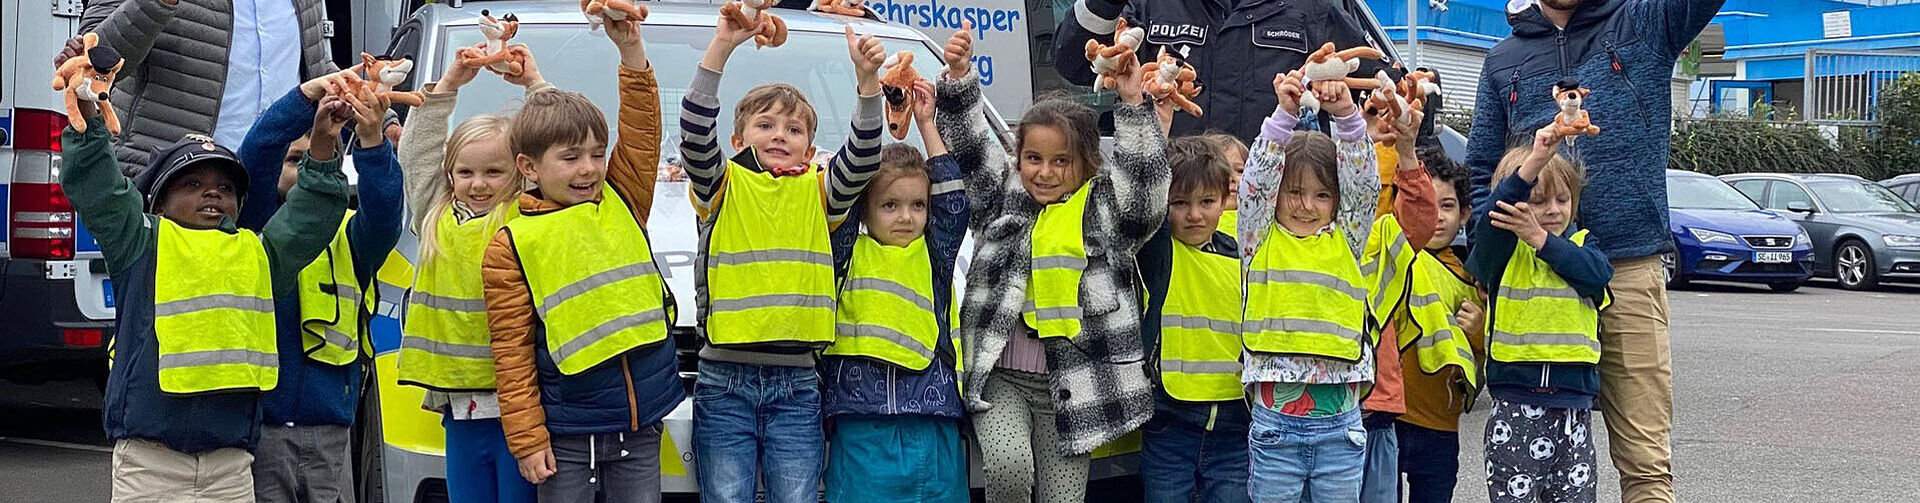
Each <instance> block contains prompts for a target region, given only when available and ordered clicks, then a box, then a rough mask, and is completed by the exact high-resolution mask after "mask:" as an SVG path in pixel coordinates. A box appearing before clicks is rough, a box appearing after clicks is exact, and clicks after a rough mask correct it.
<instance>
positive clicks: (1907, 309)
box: [0, 282, 1920, 502]
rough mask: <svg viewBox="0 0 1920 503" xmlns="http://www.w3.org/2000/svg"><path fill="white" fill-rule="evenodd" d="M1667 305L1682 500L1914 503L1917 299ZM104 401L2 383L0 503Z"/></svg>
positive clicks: (1919, 365) (1918, 441) (1746, 292)
mask: <svg viewBox="0 0 1920 503" xmlns="http://www.w3.org/2000/svg"><path fill="white" fill-rule="evenodd" d="M1670 295H1671V308H1672V313H1673V314H1672V319H1673V355H1674V388H1675V389H1674V400H1675V402H1676V405H1675V409H1676V410H1675V413H1674V416H1675V428H1674V430H1675V431H1674V446H1673V448H1674V471H1675V475H1676V479H1677V484H1678V490H1679V492H1680V496H1681V500H1682V501H1688V502H1747V501H1866V502H1879V501H1912V500H1913V498H1914V496H1913V495H1914V494H1920V478H1916V477H1914V476H1913V475H1912V474H1914V473H1920V419H1917V418H1916V416H1915V415H1916V413H1917V412H1920V388H1916V387H1915V386H1913V384H1914V383H1915V382H1916V379H1920V377H1917V376H1920V287H1912V286H1895V287H1891V288H1889V289H1888V290H1885V291H1879V292H1849V291H1844V290H1839V289H1837V288H1835V287H1834V286H1833V285H1832V284H1831V283H1819V282H1816V283H1814V284H1812V285H1809V286H1808V287H1807V288H1804V289H1801V290H1800V291H1799V292H1796V293H1791V294H1775V293H1770V292H1767V291H1766V289H1765V287H1757V286H1756V287H1749V286H1722V285H1712V284H1708V285H1697V286H1695V287H1694V288H1693V289H1691V290H1684V291H1673V292H1670ZM99 400H100V396H99V393H98V392H97V391H94V385H93V383H91V382H66V383H53V384H47V385H40V386H20V385H14V384H0V411H5V412H3V413H0V488H4V490H0V502H12V501H20V502H28V501H32V502H46V501H87V502H94V501H105V500H106V499H107V492H108V483H107V473H108V460H109V452H108V448H107V446H108V444H107V443H106V440H105V439H104V438H103V436H102V434H101V432H100V411H99ZM1594 418H1595V423H1596V428H1595V429H1596V431H1600V430H1603V429H1604V428H1600V427H1599V424H1598V423H1600V419H1599V414H1597V413H1596V414H1595V415H1594ZM1464 424H1466V425H1467V426H1466V429H1465V430H1464V432H1463V433H1464V434H1463V435H1462V436H1463V438H1464V439H1465V440H1464V441H1463V445H1462V451H1463V454H1462V457H1461V459H1462V462H1461V474H1460V475H1461V484H1460V486H1459V490H1458V491H1457V495H1458V498H1457V500H1458V501H1463V502H1472V501H1486V489H1485V486H1484V484H1483V483H1482V480H1483V477H1484V475H1485V466H1484V465H1483V464H1482V463H1481V462H1480V459H1481V458H1480V455H1479V444H1480V440H1479V439H1480V435H1481V427H1482V426H1483V425H1484V424H1485V411H1484V409H1482V410H1481V412H1480V413H1477V414H1474V415H1472V416H1471V417H1469V418H1467V419H1466V420H1465V422H1464ZM1602 440H1603V441H1604V437H1603V438H1602ZM1601 445H1602V447H1601V451H1600V452H1601V456H1602V459H1604V457H1605V452H1606V451H1605V447H1604V446H1605V444H1604V443H1603V444H1601ZM1600 464H1601V466H1602V470H1601V473H1600V480H1601V481H1603V482H1606V483H1603V484H1602V485H1601V486H1600V489H1601V491H1600V501H1617V498H1618V491H1617V487H1616V486H1614V485H1613V484H1611V483H1610V481H1612V480H1613V479H1614V477H1615V474H1614V472H1613V470H1612V468H1611V467H1610V466H1608V464H1607V463H1606V462H1604V461H1602V462H1601V463H1600Z"/></svg>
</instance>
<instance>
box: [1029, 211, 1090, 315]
mask: <svg viewBox="0 0 1920 503" xmlns="http://www.w3.org/2000/svg"><path fill="white" fill-rule="evenodd" d="M1091 187H1093V181H1092V180H1088V181H1087V182H1086V183H1083V184H1080V188H1079V189H1078V190H1075V191H1073V195H1071V196H1068V197H1067V200H1065V201H1060V202H1058V203H1054V204H1049V205H1047V206H1046V207H1045V208H1042V209H1041V210H1040V216H1039V218H1038V219H1036V220H1035V221H1034V223H1033V237H1032V241H1031V243H1032V246H1033V255H1032V256H1033V264H1032V266H1031V270H1030V271H1029V274H1028V275H1027V293H1026V297H1027V298H1026V303H1025V304H1024V305H1022V306H1021V309H1020V316H1021V318H1022V319H1024V320H1026V322H1027V326H1028V327H1032V328H1033V332H1034V335H1035V336H1037V337H1039V338H1042V339H1045V338H1049V337H1066V338H1069V339H1071V338H1073V337H1074V336H1077V335H1080V318H1081V316H1082V315H1083V314H1084V313H1083V312H1082V311H1081V309H1080V277H1081V275H1083V274H1085V273H1086V270H1087V242H1086V234H1085V233H1083V232H1082V229H1081V226H1082V225H1083V224H1084V223H1085V221H1086V214H1087V199H1088V193H1089V191H1090V189H1091Z"/></svg>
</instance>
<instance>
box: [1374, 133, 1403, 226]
mask: <svg viewBox="0 0 1920 503" xmlns="http://www.w3.org/2000/svg"><path fill="white" fill-rule="evenodd" d="M1373 158H1374V163H1375V164H1376V165H1377V167H1379V168H1380V202H1379V203H1378V205H1377V206H1374V208H1375V210H1374V215H1373V217H1374V218H1380V217H1384V216H1387V215H1391V214H1393V210H1394V207H1393V200H1394V195H1393V194H1394V192H1395V190H1394V188H1395V187H1396V185H1395V179H1394V176H1393V172H1394V170H1395V169H1397V167H1398V166H1399V165H1400V153H1399V151H1398V150H1395V149H1394V148H1393V147H1391V146H1388V145H1384V144H1380V143H1375V144H1373ZM1402 225H1405V224H1404V223H1403V224H1402Z"/></svg>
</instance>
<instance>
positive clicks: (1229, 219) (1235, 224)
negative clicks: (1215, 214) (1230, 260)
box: [1214, 210, 1240, 239]
mask: <svg viewBox="0 0 1920 503" xmlns="http://www.w3.org/2000/svg"><path fill="white" fill-rule="evenodd" d="M1214 229H1216V230H1219V231H1220V232H1225V233H1227V235H1228V236H1233V238H1234V239H1240V210H1226V211H1222V212H1220V225H1216V226H1214Z"/></svg>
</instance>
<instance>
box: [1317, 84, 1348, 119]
mask: <svg viewBox="0 0 1920 503" xmlns="http://www.w3.org/2000/svg"><path fill="white" fill-rule="evenodd" d="M1311 86H1312V87H1313V97H1314V99H1316V100H1319V101H1320V109H1321V110H1326V111H1327V113H1328V114H1332V115H1333V116H1334V117H1346V116H1349V115H1353V112H1354V109H1355V108H1358V107H1356V106H1355V105H1354V103H1353V91H1351V90H1349V89H1348V88H1347V83H1346V82H1342V81H1338V80H1328V81H1320V82H1314V83H1312V84H1311Z"/></svg>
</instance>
